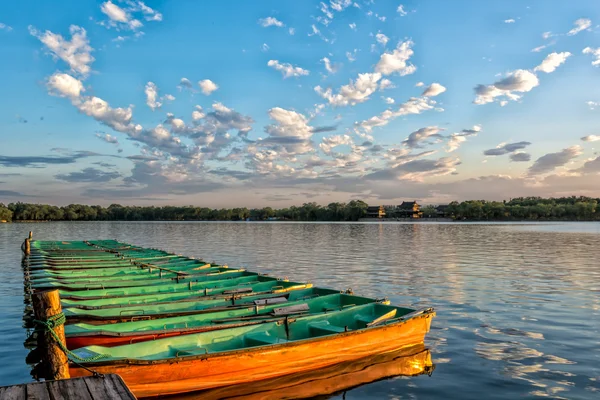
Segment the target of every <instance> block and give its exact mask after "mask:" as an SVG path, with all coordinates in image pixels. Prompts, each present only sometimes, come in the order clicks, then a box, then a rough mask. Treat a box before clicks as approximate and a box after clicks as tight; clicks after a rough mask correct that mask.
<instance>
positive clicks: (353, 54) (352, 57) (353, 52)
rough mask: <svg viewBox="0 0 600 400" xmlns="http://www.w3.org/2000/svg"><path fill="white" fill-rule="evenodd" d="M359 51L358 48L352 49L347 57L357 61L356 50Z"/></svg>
mask: <svg viewBox="0 0 600 400" xmlns="http://www.w3.org/2000/svg"><path fill="white" fill-rule="evenodd" d="M357 51H358V49H354V50H353V51H352V52H350V51H347V52H346V58H347V59H348V61H350V62H354V61H356V52H357Z"/></svg>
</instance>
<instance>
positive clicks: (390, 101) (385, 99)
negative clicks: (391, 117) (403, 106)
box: [383, 97, 394, 104]
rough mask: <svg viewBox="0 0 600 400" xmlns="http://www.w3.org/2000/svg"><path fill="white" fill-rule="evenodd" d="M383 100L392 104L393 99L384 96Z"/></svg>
mask: <svg viewBox="0 0 600 400" xmlns="http://www.w3.org/2000/svg"><path fill="white" fill-rule="evenodd" d="M383 100H384V101H385V102H386V104H394V99H392V98H391V97H386V98H384V99H383Z"/></svg>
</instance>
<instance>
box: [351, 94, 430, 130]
mask: <svg viewBox="0 0 600 400" xmlns="http://www.w3.org/2000/svg"><path fill="white" fill-rule="evenodd" d="M435 104H436V102H435V101H434V100H431V99H429V98H427V97H411V98H410V99H408V100H407V101H406V102H404V103H402V104H400V107H399V108H398V109H396V110H385V111H384V112H382V113H381V114H379V115H376V116H374V117H371V118H369V119H367V120H364V121H361V122H357V123H356V124H355V125H356V126H357V127H359V128H361V129H363V130H364V131H365V132H371V130H372V129H373V128H374V127H378V126H385V125H387V124H388V123H389V122H390V121H392V120H393V119H395V118H397V117H401V116H404V115H410V114H421V113H422V112H424V111H427V110H431V109H433V108H434V107H435Z"/></svg>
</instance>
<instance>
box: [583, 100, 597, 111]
mask: <svg viewBox="0 0 600 400" xmlns="http://www.w3.org/2000/svg"><path fill="white" fill-rule="evenodd" d="M585 104H587V105H588V107H589V108H590V110H595V109H596V107H598V106H600V102H598V101H586V102H585Z"/></svg>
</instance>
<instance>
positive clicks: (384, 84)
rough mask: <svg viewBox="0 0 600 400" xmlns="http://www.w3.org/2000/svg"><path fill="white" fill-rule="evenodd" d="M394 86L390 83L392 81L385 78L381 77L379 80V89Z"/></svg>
mask: <svg viewBox="0 0 600 400" xmlns="http://www.w3.org/2000/svg"><path fill="white" fill-rule="evenodd" d="M395 87H396V86H394V84H393V83H392V81H390V80H389V79H387V78H383V79H382V80H381V81H379V89H380V90H385V89H393V88H395Z"/></svg>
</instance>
